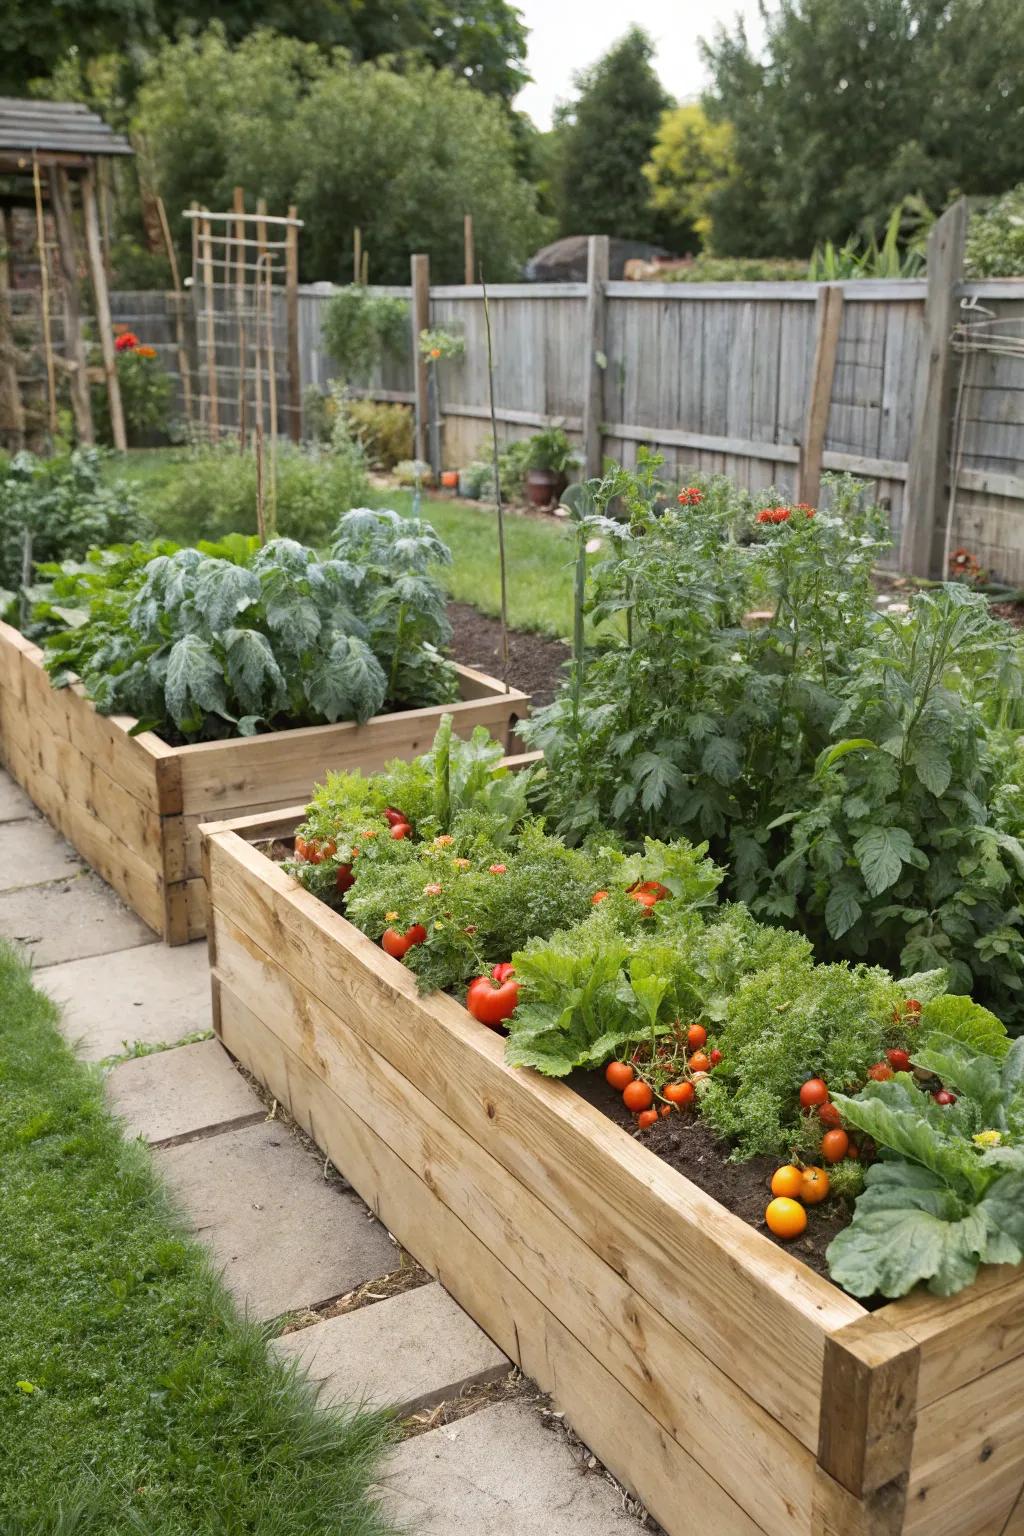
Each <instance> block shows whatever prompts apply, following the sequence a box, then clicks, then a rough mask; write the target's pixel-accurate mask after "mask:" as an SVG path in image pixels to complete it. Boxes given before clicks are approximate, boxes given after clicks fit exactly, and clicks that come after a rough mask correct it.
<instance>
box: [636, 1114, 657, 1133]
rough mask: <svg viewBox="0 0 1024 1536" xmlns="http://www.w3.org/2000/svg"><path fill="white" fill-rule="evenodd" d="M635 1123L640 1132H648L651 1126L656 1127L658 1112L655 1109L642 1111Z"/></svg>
mask: <svg viewBox="0 0 1024 1536" xmlns="http://www.w3.org/2000/svg"><path fill="white" fill-rule="evenodd" d="M636 1123H637V1125H638V1126H639V1127H640V1129H641V1130H642V1131H647V1130H650V1128H651V1126H652V1125H657V1123H658V1111H657V1110H656V1109H645V1110H643V1111H642V1112H641V1113H640V1114H639V1115H637V1117H636Z"/></svg>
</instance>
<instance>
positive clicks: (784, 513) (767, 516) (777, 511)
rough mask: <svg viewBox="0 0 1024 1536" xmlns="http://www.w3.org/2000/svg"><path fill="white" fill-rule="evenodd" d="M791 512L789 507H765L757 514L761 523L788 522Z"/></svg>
mask: <svg viewBox="0 0 1024 1536" xmlns="http://www.w3.org/2000/svg"><path fill="white" fill-rule="evenodd" d="M789 517H790V512H789V508H788V507H764V508H763V509H762V510H761V511H760V512H759V513H758V514H757V521H758V522H759V523H788V522H789Z"/></svg>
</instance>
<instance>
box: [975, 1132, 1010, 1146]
mask: <svg viewBox="0 0 1024 1536" xmlns="http://www.w3.org/2000/svg"><path fill="white" fill-rule="evenodd" d="M971 1140H972V1141H973V1142H974V1143H975V1145H976V1146H979V1147H998V1146H1000V1145H1001V1144H1002V1140H1003V1138H1002V1135H1001V1134H1000V1132H999V1131H979V1132H978V1134H977V1136H972V1137H971Z"/></svg>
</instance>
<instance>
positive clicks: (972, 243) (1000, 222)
mask: <svg viewBox="0 0 1024 1536" xmlns="http://www.w3.org/2000/svg"><path fill="white" fill-rule="evenodd" d="M964 269H965V271H966V273H967V275H968V277H1020V276H1021V275H1022V274H1024V182H1021V184H1020V185H1019V186H1017V187H1013V188H1011V190H1010V191H1009V192H1005V193H1004V194H1003V196H1002V197H1000V198H997V199H996V201H995V202H993V203H990V204H989V205H988V207H986V208H983V209H981V210H979V211H978V212H977V213H972V215H971V218H970V222H969V223H968V225H967V246H966V249H965V251H964Z"/></svg>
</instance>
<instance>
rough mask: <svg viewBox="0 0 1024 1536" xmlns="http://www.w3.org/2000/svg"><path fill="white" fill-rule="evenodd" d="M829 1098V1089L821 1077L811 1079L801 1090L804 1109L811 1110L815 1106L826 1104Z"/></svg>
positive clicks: (801, 1101)
mask: <svg viewBox="0 0 1024 1536" xmlns="http://www.w3.org/2000/svg"><path fill="white" fill-rule="evenodd" d="M827 1098H828V1089H827V1088H826V1087H825V1084H824V1083H823V1082H822V1080H821V1078H820V1077H812V1078H809V1079H808V1081H807V1082H806V1083H804V1084H803V1086H802V1087H801V1089H800V1103H801V1104H802V1105H803V1107H804V1109H810V1108H811V1107H812V1106H813V1105H815V1104H824V1102H825V1100H826V1099H827Z"/></svg>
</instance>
